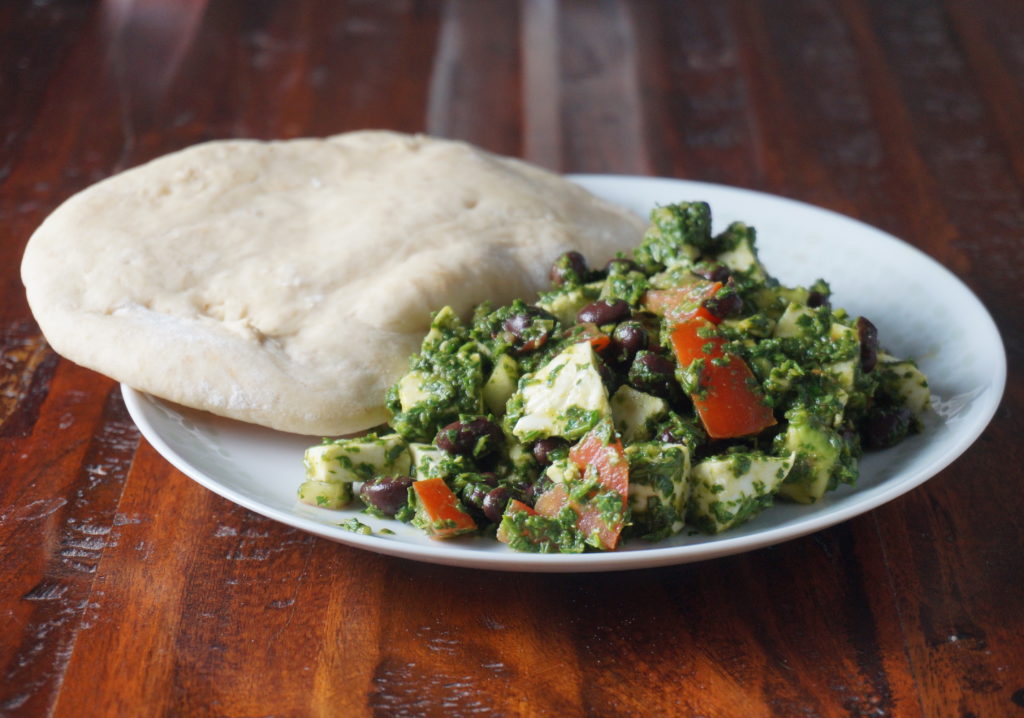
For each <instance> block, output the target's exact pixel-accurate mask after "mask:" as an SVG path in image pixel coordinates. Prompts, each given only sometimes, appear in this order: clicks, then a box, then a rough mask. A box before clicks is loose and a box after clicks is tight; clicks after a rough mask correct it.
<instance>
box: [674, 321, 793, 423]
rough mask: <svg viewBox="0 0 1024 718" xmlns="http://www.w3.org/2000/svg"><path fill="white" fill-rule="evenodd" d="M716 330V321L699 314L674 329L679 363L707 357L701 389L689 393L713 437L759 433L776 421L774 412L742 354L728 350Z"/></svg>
mask: <svg viewBox="0 0 1024 718" xmlns="http://www.w3.org/2000/svg"><path fill="white" fill-rule="evenodd" d="M708 330H711V331H708ZM713 331H714V325H713V324H712V323H711V322H710V321H708V320H707V319H705V318H703V317H700V316H693V317H690V318H688V319H683V320H681V321H679V322H678V323H677V324H676V325H675V326H673V327H672V330H671V332H672V333H671V339H672V349H673V350H674V351H675V355H676V360H677V361H678V362H679V366H681V367H688V366H690V364H691V363H693V362H694V361H695V360H697V359H703V360H704V367H703V368H702V369H701V373H700V388H699V391H697V392H696V393H694V394H691V395H690V398H691V399H692V400H693V405H694V407H696V409H697V415H698V416H700V420H701V423H703V424H704V428H705V430H707V432H708V436H710V437H711V438H713V439H731V438H734V437H738V436H749V435H750V434H757V433H758V432H760V431H762V430H763V429H766V428H768V427H769V426H772V425H773V424H775V415H774V414H773V413H772V410H771V407H769V406H768V405H767V404H765V403H764V397H763V396H762V394H761V392H760V391H759V390H758V388H757V380H756V379H755V378H754V375H753V373H752V372H751V371H750V367H748V366H747V363H746V362H745V361H743V359H742V358H740V357H738V356H736V355H734V354H726V353H725V352H724V351H723V349H722V347H723V345H724V344H725V339H723V338H722V337H721V336H719V335H718V334H717V333H712V332H713ZM701 334H705V335H706V336H701ZM723 359H724V360H725V361H724V362H723V361H722V360H723ZM716 360H718V361H716ZM726 362H727V363H726Z"/></svg>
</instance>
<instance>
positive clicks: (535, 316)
mask: <svg viewBox="0 0 1024 718" xmlns="http://www.w3.org/2000/svg"><path fill="white" fill-rule="evenodd" d="M538 320H550V321H549V322H548V324H547V325H544V324H538ZM502 328H503V329H504V330H505V332H506V334H507V335H508V336H507V340H508V341H509V342H510V343H511V344H512V347H511V350H512V353H513V354H515V355H517V356H520V355H523V354H527V353H529V352H532V351H534V350H535V349H540V348H541V347H542V346H544V345H545V344H547V341H548V339H549V338H550V337H551V330H552V328H554V317H553V316H551V315H550V314H548V313H547V312H545V311H544V310H543V309H541V308H540V307H528V308H527V310H526V312H524V313H522V314H513V315H512V316H510V317H508V318H507V319H506V320H505V321H504V322H502Z"/></svg>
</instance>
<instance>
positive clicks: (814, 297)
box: [807, 290, 828, 309]
mask: <svg viewBox="0 0 1024 718" xmlns="http://www.w3.org/2000/svg"><path fill="white" fill-rule="evenodd" d="M827 304H828V297H826V296H825V295H824V294H822V293H821V292H819V291H817V290H812V291H811V292H810V293H808V295H807V306H809V307H810V308H811V309H817V308H818V307H823V306H825V305H827Z"/></svg>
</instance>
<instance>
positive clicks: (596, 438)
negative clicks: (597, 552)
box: [534, 430, 629, 551]
mask: <svg viewBox="0 0 1024 718" xmlns="http://www.w3.org/2000/svg"><path fill="white" fill-rule="evenodd" d="M569 460H570V461H572V462H573V463H574V464H576V466H577V468H579V470H580V472H581V473H585V472H586V471H587V469H588V467H593V469H592V470H594V471H596V472H597V483H598V484H600V486H601V488H602V489H604V490H606V491H615V492H616V493H618V494H619V496H620V497H621V499H622V513H623V515H624V514H625V512H626V508H627V505H628V502H629V463H628V461H627V460H626V455H625V453H624V452H623V449H622V442H621V441H619V440H618V439H615V441H613V442H611V443H609V444H605V443H604V440H603V439H602V437H601V434H600V433H599V432H598V431H596V430H595V431H591V432H590V433H589V434H587V435H586V436H584V437H583V439H581V440H580V441H579V443H577V444H576V445H575V446H573V447H572V448H571V449H569ZM595 493H596V492H595ZM570 503H571V499H570V497H569V492H568V491H566V488H565V486H564V485H563V484H555V485H554V486H553V487H551V488H550V489H549V490H548V491H546V492H545V493H543V494H542V495H541V496H539V497H537V502H536V504H535V506H534V508H535V509H536V510H537V513H539V514H541V515H542V516H550V517H554V516H557V515H558V514H559V513H560V512H561V511H562V509H563V508H564V507H565V506H566V505H569V504H570ZM571 505H572V508H573V510H574V511H576V513H577V514H578V516H579V518H578V519H577V521H576V528H577V529H579V531H580V533H582V534H583V535H584V536H585V537H587V538H588V539H589V538H596V539H597V544H598V548H602V549H605V550H607V551H612V550H614V549H615V547H616V546H617V545H618V543H619V536H620V534H621V533H622V523H623V522H622V521H621V520H620V521H613V522H609V521H608V520H607V517H605V516H604V515H602V512H601V510H600V508H599V507H597V506H595V505H594V504H593V503H591V502H589V501H588V500H586V499H585V500H583V501H582V502H578V503H571Z"/></svg>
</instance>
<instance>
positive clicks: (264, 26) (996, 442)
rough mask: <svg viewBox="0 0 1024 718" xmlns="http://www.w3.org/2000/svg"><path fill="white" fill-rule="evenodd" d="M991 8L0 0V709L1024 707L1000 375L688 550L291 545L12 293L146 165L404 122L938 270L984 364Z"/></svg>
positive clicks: (1009, 94)
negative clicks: (773, 538)
mask: <svg viewBox="0 0 1024 718" xmlns="http://www.w3.org/2000/svg"><path fill="white" fill-rule="evenodd" d="M1018 4H1019V3H1015V2H1014V1H1013V0H994V1H993V2H991V3H975V4H970V5H965V4H961V3H956V2H944V1H943V0H911V1H910V2H904V3H889V2H884V1H880V0H779V1H778V2H770V3H769V2H730V3H698V2H675V1H668V0H665V1H664V2H656V1H654V0H651V1H649V2H648V1H647V0H645V1H644V2H632V3H627V2H618V1H609V2H601V3H594V2H583V1H581V2H576V1H573V2H563V3H548V2H544V1H543V0H523V1H522V2H514V1H513V0H500V1H497V2H490V3H479V2H471V1H469V0H449V1H447V2H441V1H440V0H437V1H424V2H415V1H413V0H387V1H385V2H361V1H359V0H349V1H347V2H332V1H331V0H313V1H311V2H306V3H299V4H296V3H288V2H281V1H276V2H274V1H268V2H262V1H261V2H217V3H209V2H206V1H205V0H184V1H183V2H179V3H165V2H160V1H158V0H137V2H133V3H97V4H88V3H85V4H83V3H80V2H74V1H73V0H55V1H54V2H48V3H41V2H27V1H26V2H11V3H4V4H2V5H0V106H2V107H3V108H4V112H2V113H0V475H2V476H4V481H2V482H0V578H2V580H0V621H2V622H3V625H4V629H5V630H3V631H0V670H2V671H3V674H2V676H3V679H2V680H0V715H2V716H7V715H33V716H34V715H46V714H59V715H72V716H78V715H82V714H94V715H132V714H137V713H139V712H140V710H143V709H144V712H146V713H147V714H153V715H197V716H203V715H221V716H223V715H230V716H243V715H311V714H313V715H346V716H347V715H380V716H384V715H387V716H391V715H527V716H533V715H536V716H541V715H565V716H584V715H587V716H591V715H593V716H615V715H708V716H734V715H750V716H761V715H764V716H775V715H821V716H833V715H835V716H840V715H844V716H846V715H892V716H903V715H913V716H916V715H929V716H931V715H937V716H939V715H951V716H954V715H955V716H987V715H1014V714H1015V712H1019V711H1021V710H1024V644H1022V642H1021V641H1020V637H1021V636H1022V635H1024V582H1022V581H1021V580H1020V577H1021V576H1022V575H1024V558H1022V557H1021V554H1020V551H1019V547H1020V546H1021V544H1022V542H1024V521H1022V519H1021V518H1020V517H1021V516H1024V494H1021V492H1020V491H1019V478H1020V475H1021V474H1020V470H1019V468H1018V467H1019V466H1021V465H1022V463H1024V456H1022V453H1021V452H1022V450H1021V443H1020V442H1019V441H1018V437H1019V436H1020V435H1021V434H1022V431H1024V426H1022V424H1021V418H1020V416H1021V412H1020V407H1021V406H1022V400H1024V385H1022V382H1021V380H1020V378H1019V377H1018V376H1016V374H1015V373H1011V378H1010V384H1009V389H1008V393H1007V397H1006V400H1005V402H1004V405H1003V407H1002V408H1001V409H1000V411H999V412H998V413H997V416H996V419H995V420H994V422H993V424H992V425H991V426H990V427H989V428H988V429H987V430H986V431H985V432H984V433H983V434H982V436H981V437H980V438H979V440H978V442H977V444H976V445H975V446H974V447H972V448H971V449H970V450H969V451H968V452H967V453H966V454H965V455H964V457H963V458H962V459H961V460H960V461H958V462H957V463H955V464H954V465H952V466H951V467H948V468H947V469H945V470H944V471H942V472H941V473H940V474H939V475H938V476H936V477H935V478H934V479H932V480H931V481H929V482H928V483H927V484H926V485H924V486H922V487H921V488H919V489H917V490H915V491H913V492H911V493H910V494H908V495H906V496H904V497H902V498H900V499H898V500H896V501H894V502H892V503H890V504H887V505H886V506H883V507H881V508H880V509H878V510H876V511H874V512H872V513H871V514H870V515H867V516H863V517H860V518H858V519H855V520H853V521H849V522H846V523H844V524H842V525H840V526H837V527H834V528H832V529H829V530H826V531H822V532H819V533H817V534H815V535H813V536H810V537H806V538H803V539H799V540H795V541H791V542H789V543H786V544H783V545H780V546H777V547H774V548H770V549H765V550H761V551H757V552H754V553H751V554H747V555H742V556H735V557H731V558H727V559H722V560H717V561H712V562H707V563H703V564H697V565H690V566H680V567H675V568H668V569H661V570H651V571H638V572H630V573H625V574H617V575H616V574H611V575H582V576H568V575H567V576H557V575H554V576H549V575H523V574H495V573H488V572H480V571H473V570H468V569H454V568H448V567H441V566H431V565H425V564H417V563H413V562H408V561H403V560H398V559H390V558H386V557H382V556H377V555H374V554H370V553H366V552H361V551H358V550H355V549H351V548H346V547H343V546H339V545H335V544H333V543H330V542H327V541H322V540H319V539H315V538H312V537H310V536H308V535H306V534H303V533H301V532H298V531H295V530H293V529H290V528H288V527H285V526H283V525H280V524H277V523H275V522H273V521H270V520H267V519H264V518H262V517H259V516H256V515H255V514H252V513H250V512H248V511H246V510H245V509H242V508H240V507H238V506H235V505H233V504H231V503H229V502H227V501H224V500H223V499H220V498H219V497H216V496H214V495H213V494H211V493H210V492H208V491H206V490H205V489H203V488H201V487H199V486H198V485H196V484H194V483H192V482H190V481H189V480H188V479H187V478H185V477H184V476H183V475H181V474H180V473H178V472H177V471H175V470H173V469H172V468H171V467H170V466H169V465H168V464H167V463H166V462H165V461H164V460H163V459H161V458H160V457H159V456H158V455H157V454H156V452H155V451H154V450H153V449H152V448H151V447H149V446H148V445H147V444H145V443H144V442H139V439H138V435H137V432H136V431H135V429H134V428H133V427H132V425H131V423H130V421H129V420H128V418H127V416H126V414H125V410H124V407H123V404H122V403H121V400H120V397H119V394H118V393H117V389H116V387H115V386H114V385H113V384H112V382H110V381H109V380H107V379H104V378H102V377H99V376H98V375H97V374H94V373H93V372H90V371H88V370H85V369H82V368H80V367H75V366H73V365H71V364H69V363H67V362H64V361H59V360H58V359H57V357H56V355H55V354H53V352H52V350H50V349H49V348H48V347H47V346H46V344H45V342H44V340H43V339H42V337H41V335H40V334H39V331H38V328H37V327H36V326H35V323H34V322H33V321H32V319H31V315H30V313H29V310H28V306H27V303H26V302H25V299H24V295H23V292H22V289H21V284H20V278H19V277H18V272H17V265H18V263H19V261H20V256H21V252H22V250H23V247H24V243H25V242H26V241H27V239H28V237H29V235H30V234H31V232H32V231H33V229H34V228H35V227H36V226H37V225H38V223H39V222H41V221H42V219H43V218H44V217H45V215H46V214H47V213H48V212H49V211H51V210H52V209H53V208H54V207H56V206H57V204H59V202H60V201H62V200H63V199H64V198H66V197H68V196H70V195H71V194H72V193H73V192H75V191H77V190H79V189H81V188H83V187H84V186H86V185H88V184H89V183H91V182H94V181H96V180H98V179H101V178H103V177H105V176H108V175H109V174H111V173H112V172H115V171H117V170H119V169H123V168H126V167H129V166H132V165H134V164H137V163H139V162H142V161H145V160H147V159H149V158H151V157H155V156H157V155H159V154H162V153H164V152H168V151H173V150H175V149H178V148H181V147H184V146H187V145H189V144H192V143H194V142H198V141H203V140H207V139H213V138H222V137H259V138H277V137H292V136H298V135H305V134H315V135H326V134H331V133H334V132H340V131H345V130H351V129H359V128H369V127H383V128H392V129H397V130H402V131H424V130H426V131H429V132H432V133H435V134H439V135H444V136H450V137H457V138H460V139H466V140H470V141H472V142H475V143H478V144H480V145H482V146H485V147H487V148H488V149H491V150H494V151H498V152H502V153H508V154H518V155H523V156H525V157H527V158H528V159H531V160H533V161H535V162H537V163H539V164H542V165H545V166H548V167H552V168H555V169H560V170H565V171H591V172H625V173H641V174H643V173H653V174H662V175H672V176H679V177H689V178H694V179H703V180H710V181H716V182H724V183H729V184H737V185H742V186H748V187H753V188H758V189H763V190H767V191H771V192H775V193H779V194H783V195H786V196H791V197H795V198H799V199H802V200H806V201H810V202H813V203H816V204H820V205H823V206H826V207H830V208H833V209H837V210H839V211H843V212H846V213H848V214H851V215H853V216H856V217H859V218H861V219H864V220H866V221H868V222H870V223H872V224H876V225H878V226H880V227H882V228H884V229H887V230H889V231H891V232H893V233H894V234H896V235H897V236H900V237H902V238H904V239H906V240H907V241H909V242H910V243H912V244H914V245H915V246H918V247H920V248H921V249H923V250H925V251H927V252H928V253H929V254H931V255H932V256H933V257H936V258H937V259H938V260H940V261H941V262H942V263H944V264H945V265H946V266H947V267H949V268H950V269H952V270H953V271H954V272H956V273H957V274H958V275H959V276H961V277H962V278H963V279H964V280H965V281H966V282H967V283H968V284H969V285H970V286H971V288H972V289H974V290H975V291H976V292H977V293H978V294H979V296H980V297H981V298H982V299H983V300H984V301H985V303H986V304H987V305H988V306H989V308H990V309H991V311H992V313H993V315H994V316H995V317H996V320H997V322H999V324H1000V326H1001V328H1002V330H1003V331H1004V337H1005V339H1006V344H1007V350H1008V353H1009V358H1010V365H1011V367H1016V366H1019V365H1020V363H1021V351H1022V347H1024V341H1022V339H1024V337H1022V335H1021V328H1020V322H1019V304H1020V289H1019V287H1020V286H1021V280H1022V279H1024V277H1022V275H1021V272H1022V267H1024V261H1022V260H1024V256H1022V251H1024V243H1022V242H1021V237H1022V236H1024V206H1022V205H1024V149H1022V148H1024V142H1022V139H1024V136H1022V135H1021V132H1022V129H1021V123H1020V121H1019V119H1020V116H1021V113H1022V112H1024V79H1022V78H1024V45H1022V43H1021V41H1020V38H1021V36H1022V35H1021V33H1022V31H1024V13H1022V12H1021V11H1020V9H1019V7H1018ZM897 276H898V273H897ZM898 309H899V308H898V307H895V308H894V311H898ZM964 351H965V352H969V351H970V348H965V349H964Z"/></svg>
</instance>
